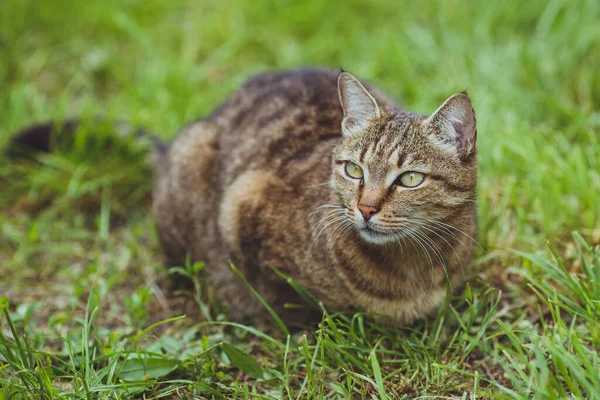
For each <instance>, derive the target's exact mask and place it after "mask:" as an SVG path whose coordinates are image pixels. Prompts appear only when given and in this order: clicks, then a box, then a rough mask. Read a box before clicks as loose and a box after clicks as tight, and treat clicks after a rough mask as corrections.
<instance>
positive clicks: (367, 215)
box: [358, 204, 378, 221]
mask: <svg viewBox="0 0 600 400" xmlns="http://www.w3.org/2000/svg"><path fill="white" fill-rule="evenodd" d="M358 209H359V210H360V212H361V214H362V216H363V218H364V219H365V221H368V220H369V219H371V216H372V215H373V214H375V213H376V212H377V211H378V210H377V209H376V208H375V207H373V206H363V205H361V204H359V205H358Z"/></svg>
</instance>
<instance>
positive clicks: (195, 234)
mask: <svg viewBox="0 0 600 400" xmlns="http://www.w3.org/2000/svg"><path fill="white" fill-rule="evenodd" d="M476 138H477V129H476V118H475V112H474V110H473V107H472V103H471V100H470V98H469V97H468V95H467V94H466V93H458V94H455V95H453V96H451V97H450V98H449V99H448V100H446V102H444V103H443V104H442V105H441V106H440V107H439V108H438V109H437V111H435V112H434V113H433V114H432V115H431V116H427V117H426V116H421V115H417V114H413V113H410V112H408V111H405V110H403V109H402V108H401V107H400V106H399V105H398V104H397V103H396V102H395V101H394V100H392V99H391V98H390V97H388V96H387V95H385V94H384V93H383V92H381V91H380V90H378V89H376V88H375V87H373V86H371V85H367V84H362V83H361V82H360V81H359V80H357V79H356V78H355V77H354V76H353V75H351V74H350V73H348V72H341V73H339V72H335V71H330V70H319V69H303V70H294V71H283V72H274V73H273V72H272V73H264V74H262V75H259V76H256V77H254V78H252V79H250V80H249V81H247V83H246V84H245V85H243V87H242V88H241V89H239V90H238V91H237V92H235V93H234V94H233V95H232V96H231V97H230V98H229V99H228V100H227V101H225V103H224V104H222V105H221V106H220V107H219V108H218V109H217V110H216V111H215V112H214V113H213V114H212V115H210V116H209V117H207V118H205V119H202V120H200V121H197V122H195V123H193V124H191V125H189V126H187V127H186V128H185V129H184V130H183V132H182V133H181V134H180V135H179V136H178V137H177V138H176V139H175V140H174V141H173V142H172V143H171V144H170V146H169V148H168V151H167V152H166V153H165V155H164V156H163V157H162V160H161V162H159V167H158V171H157V178H156V185H155V189H154V194H153V213H154V216H155V218H156V224H157V226H158V232H159V237H160V241H161V243H162V247H163V249H164V256H165V262H166V263H167V264H168V265H182V264H183V263H184V262H185V257H186V255H188V254H189V255H190V256H191V259H192V260H194V261H204V262H205V263H206V265H207V267H206V275H207V277H208V280H209V282H210V283H211V284H212V285H213V286H214V287H215V290H216V297H217V299H218V300H222V301H225V302H227V303H228V304H229V315H230V316H231V317H233V318H234V319H244V318H248V317H250V318H254V319H256V318H261V317H263V316H265V315H266V312H265V308H264V306H263V305H262V304H261V303H260V301H259V300H258V299H257V297H256V296H255V295H254V294H253V293H252V292H251V291H250V290H249V288H248V287H247V286H246V284H245V283H244V282H243V281H242V280H241V279H240V278H239V277H237V276H236V275H235V273H234V271H233V270H232V268H231V267H230V262H231V263H233V264H234V265H235V266H236V267H237V268H238V269H239V271H240V272H241V273H242V274H243V275H244V276H245V277H246V279H247V281H248V283H249V284H250V285H251V286H252V287H253V288H254V289H255V290H256V291H257V292H258V293H259V294H260V295H261V296H262V297H263V298H264V299H265V300H266V301H267V302H268V303H269V304H270V305H271V306H273V307H274V308H275V310H276V311H278V312H279V313H281V314H282V315H283V317H284V319H286V320H288V321H292V322H295V323H301V322H302V320H303V319H305V318H310V315H311V313H309V312H306V313H301V312H299V310H298V309H291V310H290V309H285V308H284V307H283V305H284V304H285V303H298V302H300V301H301V300H300V298H299V297H298V293H296V291H295V290H294V289H292V288H291V287H290V286H289V285H288V284H287V283H286V282H285V280H282V279H281V278H279V277H278V276H277V275H276V273H275V272H274V271H273V268H272V267H274V268H276V269H278V270H279V271H281V272H283V274H285V275H287V276H289V277H290V278H292V279H293V280H294V281H295V282H297V283H298V284H300V285H301V286H302V287H304V288H305V289H307V290H308V291H310V292H311V293H312V294H313V295H314V296H315V297H316V298H317V299H318V300H319V301H321V302H322V303H323V304H324V305H325V306H326V307H327V308H329V309H332V310H348V309H349V308H350V307H352V306H355V307H357V308H359V309H361V310H364V311H366V312H370V313H374V314H378V315H380V316H379V319H380V321H382V322H383V323H386V324H389V325H395V326H402V325H407V324H411V323H413V322H414V321H415V320H417V319H422V318H425V317H426V316H428V315H429V314H431V313H432V312H434V311H435V310H436V309H437V308H438V306H439V305H440V304H441V303H442V301H443V300H444V298H445V297H446V294H447V292H448V287H451V288H455V289H456V288H458V287H460V286H461V284H462V283H463V282H464V278H465V276H466V272H467V271H466V269H467V268H468V266H469V263H470V262H471V260H472V257H473V253H474V251H473V241H474V240H472V238H473V237H474V236H475V230H476V210H475V196H476V180H477V151H476Z"/></svg>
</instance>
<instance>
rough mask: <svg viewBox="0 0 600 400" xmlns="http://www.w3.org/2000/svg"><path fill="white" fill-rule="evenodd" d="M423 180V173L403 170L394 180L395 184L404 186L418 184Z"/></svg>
mask: <svg viewBox="0 0 600 400" xmlns="http://www.w3.org/2000/svg"><path fill="white" fill-rule="evenodd" d="M424 180H425V174H422V173H420V172H414V171H409V172H405V173H403V174H402V175H400V177H399V178H398V179H397V180H396V185H400V186H405V187H415V186H419V185H420V184H421V183H423V181H424Z"/></svg>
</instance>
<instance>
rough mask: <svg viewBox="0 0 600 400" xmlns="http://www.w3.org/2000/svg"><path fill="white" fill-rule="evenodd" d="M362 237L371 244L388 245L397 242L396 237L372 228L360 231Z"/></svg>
mask: <svg viewBox="0 0 600 400" xmlns="http://www.w3.org/2000/svg"><path fill="white" fill-rule="evenodd" d="M359 234H360V236H361V237H362V238H363V239H364V240H365V241H366V242H369V243H373V244H381V245H383V244H386V243H390V242H394V241H396V237H394V235H390V234H389V233H383V232H380V231H377V230H375V229H373V228H370V227H368V226H367V227H365V228H362V229H360V230H359Z"/></svg>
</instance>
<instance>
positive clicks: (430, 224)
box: [413, 219, 469, 250]
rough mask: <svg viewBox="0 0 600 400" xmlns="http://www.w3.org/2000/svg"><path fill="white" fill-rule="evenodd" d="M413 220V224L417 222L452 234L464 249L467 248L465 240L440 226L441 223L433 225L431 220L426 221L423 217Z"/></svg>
mask: <svg viewBox="0 0 600 400" xmlns="http://www.w3.org/2000/svg"><path fill="white" fill-rule="evenodd" d="M413 222H414V223H415V224H419V225H421V226H427V227H429V228H431V229H435V230H437V231H439V232H441V233H443V234H448V235H450V236H452V237H453V238H454V239H456V240H457V241H458V242H459V243H460V244H461V245H462V246H463V247H464V248H465V249H467V250H469V248H468V247H467V245H466V244H465V242H464V241H463V240H462V239H461V238H459V237H458V236H457V235H456V234H455V233H454V232H452V231H451V230H450V229H448V228H446V227H444V226H441V225H435V224H433V223H432V222H431V221H428V220H425V219H418V220H414V221H413Z"/></svg>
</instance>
